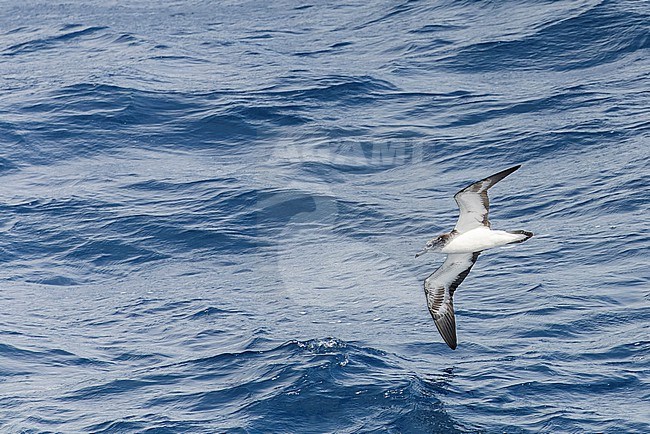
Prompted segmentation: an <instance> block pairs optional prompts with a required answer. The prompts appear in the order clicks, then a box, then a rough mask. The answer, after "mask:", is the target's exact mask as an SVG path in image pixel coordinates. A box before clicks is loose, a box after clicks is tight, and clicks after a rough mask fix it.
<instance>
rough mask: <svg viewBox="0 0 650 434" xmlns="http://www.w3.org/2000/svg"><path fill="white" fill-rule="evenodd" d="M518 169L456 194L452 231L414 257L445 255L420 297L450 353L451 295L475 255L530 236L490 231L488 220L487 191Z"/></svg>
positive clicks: (452, 340)
mask: <svg viewBox="0 0 650 434" xmlns="http://www.w3.org/2000/svg"><path fill="white" fill-rule="evenodd" d="M519 167H521V166H520V165H518V166H514V167H511V168H510V169H506V170H504V171H502V172H499V173H497V174H495V175H492V176H489V177H487V178H485V179H483V180H481V181H478V182H475V183H474V184H472V185H470V186H468V187H466V188H464V189H462V190H461V191H459V192H458V193H456V195H455V196H454V199H456V203H457V204H458V207H459V208H460V215H459V216H458V221H457V222H456V227H454V229H453V230H452V231H451V232H449V233H447V234H442V235H439V236H437V237H435V238H433V239H431V240H430V241H428V242H427V244H426V247H425V248H424V250H422V251H421V252H419V253H418V254H417V255H415V257H416V258H417V257H418V256H420V255H423V254H425V253H427V252H434V253H443V254H447V259H446V260H445V262H444V263H443V264H442V265H441V266H440V268H438V269H437V270H436V271H434V272H433V273H432V274H431V275H430V276H429V277H427V278H426V279H425V280H424V293H425V294H426V297H427V306H428V307H429V312H431V316H432V317H433V320H434V322H435V323H436V327H437V328H438V331H439V332H440V335H441V336H442V338H443V339H444V340H445V342H446V343H447V345H449V347H450V348H451V349H452V350H455V349H456V346H457V345H458V341H457V338H456V318H455V317H454V291H456V288H458V285H460V284H461V282H462V281H463V280H464V279H465V278H466V277H467V275H468V274H469V271H470V270H471V269H472V266H473V265H474V263H475V262H476V259H477V258H478V255H480V254H481V252H482V251H483V250H485V249H490V248H492V247H498V246H504V245H506V244H513V243H521V242H523V241H526V240H527V239H528V238H530V237H532V236H533V234H532V233H531V232H527V231H510V232H506V231H495V230H492V229H491V228H490V221H489V220H488V212H489V209H490V202H489V200H488V194H487V191H488V189H489V188H490V187H492V186H493V185H494V184H496V183H497V182H499V181H501V180H502V179H503V178H505V177H506V176H508V175H510V174H511V173H512V172H514V171H515V170H517V169H519Z"/></svg>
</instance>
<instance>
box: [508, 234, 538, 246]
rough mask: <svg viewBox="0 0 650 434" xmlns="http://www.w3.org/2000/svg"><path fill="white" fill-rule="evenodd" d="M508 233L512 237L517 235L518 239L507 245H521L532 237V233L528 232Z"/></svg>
mask: <svg viewBox="0 0 650 434" xmlns="http://www.w3.org/2000/svg"><path fill="white" fill-rule="evenodd" d="M508 233H509V234H513V235H519V238H518V239H516V240H514V241H511V242H509V243H508V244H515V243H523V242H524V241H526V240H527V239H528V238H530V237H532V236H533V233H532V232H528V231H509V232H508Z"/></svg>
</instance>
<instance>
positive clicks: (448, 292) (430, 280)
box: [424, 252, 480, 350]
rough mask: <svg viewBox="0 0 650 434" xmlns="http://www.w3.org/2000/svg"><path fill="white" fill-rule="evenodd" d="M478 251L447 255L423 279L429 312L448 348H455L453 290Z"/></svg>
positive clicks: (466, 271)
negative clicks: (437, 266)
mask: <svg viewBox="0 0 650 434" xmlns="http://www.w3.org/2000/svg"><path fill="white" fill-rule="evenodd" d="M478 255H480V252H474V253H456V254H451V255H448V256H447V259H446V260H445V262H444V263H443V264H442V265H441V266H440V268H438V269H437V270H436V271H434V272H433V274H431V276H429V277H427V278H426V279H425V281H424V293H425V294H426V296H427V306H428V307H429V312H430V313H431V316H432V317H433V320H434V321H435V323H436V327H437V328H438V331H439V332H440V335H441V336H442V338H443V339H444V340H445V342H446V343H447V345H449V348H451V349H452V350H455V349H456V345H457V344H458V341H457V339H456V318H455V317H454V291H456V288H458V285H460V284H461V282H462V281H463V280H464V279H465V277H467V275H468V274H469V270H471V269H472V266H473V265H474V263H475V262H476V259H477V258H478Z"/></svg>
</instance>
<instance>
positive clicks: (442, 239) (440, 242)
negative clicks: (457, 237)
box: [415, 234, 449, 258]
mask: <svg viewBox="0 0 650 434" xmlns="http://www.w3.org/2000/svg"><path fill="white" fill-rule="evenodd" d="M448 238H449V234H442V235H438V236H437V237H435V238H432V239H430V240H429V241H427V244H426V245H425V246H424V249H422V250H421V251H419V252H418V253H416V255H415V257H416V258H417V257H418V256H422V255H424V254H425V253H428V252H434V253H435V252H439V251H441V250H442V248H443V247H445V244H447V239H448Z"/></svg>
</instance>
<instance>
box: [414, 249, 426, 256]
mask: <svg viewBox="0 0 650 434" xmlns="http://www.w3.org/2000/svg"><path fill="white" fill-rule="evenodd" d="M428 251H429V249H423V250H421V251H419V252H417V253H416V254H415V257H416V258H417V257H419V256H422V255H424V254H425V253H426V252H428Z"/></svg>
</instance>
